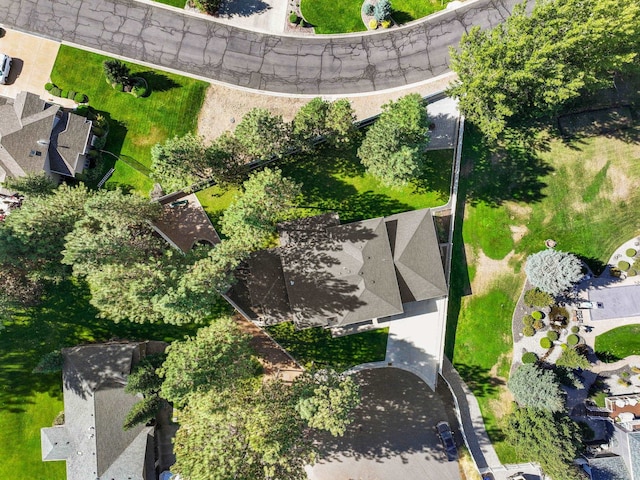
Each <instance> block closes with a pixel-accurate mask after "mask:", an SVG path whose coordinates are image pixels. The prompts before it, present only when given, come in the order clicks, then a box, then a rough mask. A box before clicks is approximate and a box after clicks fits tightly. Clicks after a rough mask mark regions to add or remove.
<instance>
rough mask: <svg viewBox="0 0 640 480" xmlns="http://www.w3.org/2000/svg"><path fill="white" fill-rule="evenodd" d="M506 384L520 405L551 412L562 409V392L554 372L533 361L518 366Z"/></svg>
mask: <svg viewBox="0 0 640 480" xmlns="http://www.w3.org/2000/svg"><path fill="white" fill-rule="evenodd" d="M507 385H508V387H509V390H511V393H513V396H514V398H515V400H516V402H518V404H519V405H520V406H523V407H534V408H539V409H543V410H549V411H551V412H559V411H561V410H563V409H564V394H563V392H562V390H561V389H560V383H559V382H558V379H557V378H556V376H555V374H554V373H553V372H552V371H550V370H543V369H542V368H540V367H538V366H537V365H536V364H535V363H525V364H524V365H521V366H520V367H518V369H517V370H516V371H515V372H514V373H513V375H511V378H509V382H508V384H507Z"/></svg>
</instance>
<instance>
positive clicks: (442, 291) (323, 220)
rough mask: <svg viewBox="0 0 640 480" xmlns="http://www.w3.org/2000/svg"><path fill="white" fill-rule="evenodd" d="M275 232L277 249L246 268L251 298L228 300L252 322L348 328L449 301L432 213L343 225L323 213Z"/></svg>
mask: <svg viewBox="0 0 640 480" xmlns="http://www.w3.org/2000/svg"><path fill="white" fill-rule="evenodd" d="M278 231H279V233H280V247H279V248H277V249H272V250H269V251H262V252H257V253H255V254H253V255H252V256H251V258H250V260H249V261H248V267H249V268H248V270H249V274H248V275H245V276H246V281H244V282H243V287H245V288H246V290H248V292H249V295H248V299H247V295H245V296H244V297H242V296H238V297H236V296H234V294H235V293H236V292H239V291H242V290H243V289H241V288H237V287H234V289H232V291H230V292H229V294H228V296H229V297H231V299H232V301H233V303H234V306H236V307H238V306H240V310H241V312H242V313H243V314H245V315H247V312H249V315H248V316H249V317H250V318H255V316H256V314H257V316H258V317H259V318H260V319H261V320H263V321H264V322H265V323H278V322H280V321H284V320H288V319H292V320H293V321H294V322H295V323H296V325H297V326H298V327H307V326H324V327H335V326H345V325H353V324H356V323H361V322H365V321H369V320H372V319H374V318H384V317H389V316H392V315H397V314H400V313H402V312H403V311H404V307H403V304H404V303H408V302H413V301H418V300H427V299H431V298H439V297H442V296H445V295H447V285H446V281H445V277H444V269H443V264H442V259H441V256H440V249H439V246H438V240H437V237H436V232H435V227H434V224H433V218H432V215H431V212H430V210H428V209H425V210H418V211H413V212H406V213H401V214H397V215H392V216H390V217H387V218H374V219H370V220H363V221H360V222H353V223H349V224H345V225H340V224H339V218H338V216H337V214H335V213H331V214H324V215H319V216H316V217H310V218H305V219H301V220H296V221H292V222H286V223H283V224H280V225H279V226H278ZM278 259H279V261H280V264H278ZM280 268H281V270H282V273H280ZM283 283H284V288H285V290H286V292H285V291H283V288H282V284H283ZM285 293H286V295H285ZM247 300H249V302H250V305H249V306H247V305H246V301H247ZM243 301H244V302H245V303H244V304H243V303H242V302H243ZM287 305H288V307H289V308H288V309H286V308H285V307H286V306H287ZM273 312H276V314H273Z"/></svg>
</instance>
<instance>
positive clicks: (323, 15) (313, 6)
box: [300, 0, 449, 34]
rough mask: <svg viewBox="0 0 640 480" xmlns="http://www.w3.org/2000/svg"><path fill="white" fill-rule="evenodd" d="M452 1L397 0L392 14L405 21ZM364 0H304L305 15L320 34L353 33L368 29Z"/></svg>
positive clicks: (302, 7)
mask: <svg viewBox="0 0 640 480" xmlns="http://www.w3.org/2000/svg"><path fill="white" fill-rule="evenodd" d="M447 3H449V0H393V2H392V8H393V13H392V17H393V19H394V20H395V22H396V23H399V24H403V23H407V22H410V21H412V20H417V19H418V18H422V17H426V16H427V15H430V14H432V13H434V12H437V11H438V10H442V9H443V8H444V7H445V6H446V5H447ZM362 4H363V2H362V0H343V1H340V2H336V1H332V0H302V1H301V4H300V9H301V11H302V15H303V16H304V18H305V19H306V20H307V22H309V23H311V25H313V26H314V28H315V32H316V33H321V34H328V33H349V32H362V31H365V30H367V28H366V26H365V25H364V23H363V22H362V16H361V13H360V10H361V8H362Z"/></svg>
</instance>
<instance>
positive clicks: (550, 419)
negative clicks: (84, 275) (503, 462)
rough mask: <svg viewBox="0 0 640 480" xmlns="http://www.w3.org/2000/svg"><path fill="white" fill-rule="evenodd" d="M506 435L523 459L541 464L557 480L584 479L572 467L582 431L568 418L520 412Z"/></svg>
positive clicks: (510, 419)
mask: <svg viewBox="0 0 640 480" xmlns="http://www.w3.org/2000/svg"><path fill="white" fill-rule="evenodd" d="M504 432H505V435H506V439H507V441H508V442H509V444H511V445H513V447H514V448H515V449H516V452H517V453H518V455H519V456H520V457H521V458H526V459H528V460H531V461H537V462H539V463H540V465H541V466H542V468H543V469H544V471H545V473H546V474H547V475H549V476H550V477H551V478H553V479H554V480H575V479H576V478H580V474H579V472H578V470H577V469H578V467H576V466H575V465H572V462H573V459H574V458H576V456H577V455H578V449H579V447H580V444H581V437H580V429H579V427H578V425H577V424H576V423H575V422H573V421H572V420H571V419H570V418H569V417H568V416H567V415H566V414H561V413H556V414H553V413H551V412H549V411H547V410H539V409H536V408H518V409H516V410H515V411H514V412H513V413H512V414H511V415H509V417H507V423H506V427H505V430H504Z"/></svg>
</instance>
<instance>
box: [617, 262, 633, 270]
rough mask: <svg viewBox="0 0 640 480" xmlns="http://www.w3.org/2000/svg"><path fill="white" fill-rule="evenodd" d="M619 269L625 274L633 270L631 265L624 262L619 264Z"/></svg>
mask: <svg viewBox="0 0 640 480" xmlns="http://www.w3.org/2000/svg"><path fill="white" fill-rule="evenodd" d="M618 268H619V269H620V270H622V271H623V272H626V271H627V270H629V269H630V268H631V264H630V263H629V262H625V261H624V260H622V261H620V262H618Z"/></svg>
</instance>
